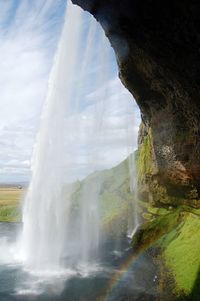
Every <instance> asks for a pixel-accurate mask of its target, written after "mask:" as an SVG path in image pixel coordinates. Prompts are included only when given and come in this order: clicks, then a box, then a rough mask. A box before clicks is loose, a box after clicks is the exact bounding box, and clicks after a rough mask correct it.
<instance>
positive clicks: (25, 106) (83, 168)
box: [0, 0, 140, 182]
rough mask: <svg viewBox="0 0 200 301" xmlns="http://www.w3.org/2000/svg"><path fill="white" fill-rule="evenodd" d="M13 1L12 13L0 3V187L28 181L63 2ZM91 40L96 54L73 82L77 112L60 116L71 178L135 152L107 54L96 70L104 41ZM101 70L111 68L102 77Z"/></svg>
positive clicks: (124, 101) (127, 103) (133, 129)
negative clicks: (76, 89) (76, 90)
mask: <svg viewBox="0 0 200 301" xmlns="http://www.w3.org/2000/svg"><path fill="white" fill-rule="evenodd" d="M19 3H20V5H19V6H18V7H17V8H16V10H14V8H13V1H12V0H8V1H1V2H0V24H2V25H3V26H2V30H0V57H1V69H0V91H1V95H0V108H1V109H0V182H6V181H18V182H19V181H26V180H27V179H29V177H30V160H31V154H32V149H33V144H34V141H35V136H36V133H37V130H38V127H39V123H40V114H41V110H42V105H43V101H44V99H45V95H46V90H47V82H48V74H49V71H50V68H51V64H52V60H53V54H54V50H55V48H56V42H57V40H58V37H59V32H60V28H61V25H62V21H63V11H64V9H63V8H64V5H65V1H64V0H59V1H53V0H48V1H41V0H36V1H28V0H23V1H22V0H21V1H20V2H19ZM11 15H12V18H11V17H10V16H11ZM98 43H99V46H98V45H97V47H96V51H97V52H96V54H95V55H94V57H98V56H99V54H101V53H102V56H101V57H100V58H99V59H97V60H96V61H95V62H94V57H93V59H92V60H91V61H90V62H89V63H88V64H87V74H88V79H85V78H81V79H80V78H78V76H77V78H76V79H75V81H76V84H77V83H78V85H77V86H78V87H79V86H80V87H79V88H80V89H82V94H81V93H79V94H78V96H79V98H80V99H79V100H78V105H79V108H80V110H78V111H76V112H75V113H73V115H71V116H70V117H68V118H67V119H66V129H65V130H66V135H67V137H66V153H67V154H68V156H67V155H66V162H65V164H66V165H67V168H68V170H70V173H69V174H70V176H71V179H75V178H78V177H79V178H81V177H84V176H85V175H87V174H88V173H90V172H91V171H94V170H96V169H102V168H109V167H111V166H113V165H115V164H117V163H119V162H120V161H122V160H123V159H124V158H125V157H126V156H127V155H128V154H129V153H130V152H131V151H133V149H134V148H136V137H137V134H136V133H137V131H138V124H139V122H140V117H139V113H138V110H137V107H136V105H135V103H134V100H133V98H132V96H131V95H130V93H129V92H128V91H127V90H126V89H125V88H124V87H123V85H122V84H121V82H120V80H119V79H118V77H117V75H114V71H113V70H114V69H115V73H116V72H117V71H116V67H113V66H114V61H115V59H114V55H113V53H112V51H110V50H106V51H107V52H109V51H110V52H109V57H110V61H111V63H110V64H109V67H108V66H107V65H106V66H104V67H103V68H104V69H103V70H101V65H102V62H103V61H104V60H105V57H104V47H105V44H102V41H101V40H100V39H99V41H98ZM98 43H97V44H98ZM106 47H107V48H108V47H109V46H108V42H107V46H106ZM105 64H107V60H105ZM108 68H110V69H112V70H111V71H110V70H109V72H108V73H107V71H106V70H107V69H108ZM78 73H79V72H78V70H77V74H78ZM98 74H99V75H98ZM102 75H103V76H102Z"/></svg>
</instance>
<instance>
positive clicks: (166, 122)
mask: <svg viewBox="0 0 200 301" xmlns="http://www.w3.org/2000/svg"><path fill="white" fill-rule="evenodd" d="M72 1H73V3H74V4H78V5H80V6H81V7H82V8H83V9H85V10H87V11H89V12H90V13H92V14H93V15H94V17H95V18H96V19H97V21H98V22H100V23H101V25H102V27H103V29H104V31H105V34H106V35H107V37H108V38H109V40H110V43H111V45H112V47H113V48H114V50H115V53H116V58H117V63H118V66H119V76H120V78H121V80H122V82H123V84H124V85H125V86H126V87H127V88H128V89H129V91H130V92H131V93H132V94H133V96H134V97H135V99H136V101H137V103H138V105H139V107H140V110H141V115H142V120H143V124H144V125H143V126H142V133H141V135H142V137H140V138H141V139H140V143H141V142H142V139H144V137H145V135H148V133H149V132H150V133H151V145H152V149H151V155H152V162H153V169H152V170H151V174H150V175H147V176H148V177H147V178H151V180H150V181H151V184H152V183H154V184H152V185H150V186H151V189H152V192H153V190H154V188H155V187H158V186H159V185H160V187H162V188H163V187H165V191H166V192H167V194H168V195H169V196H170V197H171V199H178V200H179V203H187V204H188V205H193V206H199V205H200V203H199V199H200V29H199V28H200V27H199V16H200V1H198V0H190V1H188V0H167V1H165V0H163V1H160V0H123V1H122V0H72ZM153 187H154V188H153ZM151 189H150V190H151ZM154 192H155V191H154ZM158 199H159V198H158Z"/></svg>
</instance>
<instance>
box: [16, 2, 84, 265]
mask: <svg viewBox="0 0 200 301" xmlns="http://www.w3.org/2000/svg"><path fill="white" fill-rule="evenodd" d="M67 3H68V4H67V10H66V17H65V24H64V28H63V31H62V34H61V38H60V42H59V45H58V50H57V54H56V57H55V61H54V65H53V68H52V71H51V74H50V80H49V87H48V94H47V97H46V101H45V105H44V109H43V115H42V119H41V126H40V131H39V133H38V137H37V140H36V145H35V149H34V154H33V162H32V179H31V183H30V186H29V189H28V192H27V195H26V199H25V205H24V210H23V225H24V226H23V233H22V243H21V246H22V251H21V252H22V256H23V258H24V260H25V263H26V265H27V266H29V267H30V268H32V269H41V270H42V269H50V270H53V269H57V268H58V267H59V266H60V264H61V259H62V254H63V248H64V242H65V240H66V229H67V224H68V219H69V211H70V192H68V195H67V196H66V194H65V195H64V192H63V184H64V172H65V170H64V166H63V162H64V156H65V147H64V146H65V145H64V144H65V142H64V141H65V133H64V132H65V117H66V112H68V113H70V110H71V106H72V103H73V100H72V99H71V97H72V89H71V86H72V81H73V78H74V77H75V66H76V59H77V52H78V49H79V42H80V40H79V36H80V32H81V22H82V11H81V10H80V9H79V8H78V7H75V6H73V5H72V4H71V1H68V2H67Z"/></svg>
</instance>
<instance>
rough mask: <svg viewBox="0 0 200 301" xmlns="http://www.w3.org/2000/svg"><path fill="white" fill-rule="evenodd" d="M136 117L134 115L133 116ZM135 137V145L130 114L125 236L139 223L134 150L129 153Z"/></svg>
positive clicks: (133, 230) (130, 235) (128, 122)
mask: <svg viewBox="0 0 200 301" xmlns="http://www.w3.org/2000/svg"><path fill="white" fill-rule="evenodd" d="M135 118H136V116H135ZM133 139H135V143H134V144H135V145H137V141H136V139H137V135H134V129H133V120H132V115H130V116H129V117H128V121H127V146H128V170H129V178H130V184H129V187H130V193H131V196H132V197H131V200H130V202H129V210H128V229H127V236H128V237H129V238H132V237H133V235H134V234H135V232H136V230H137V228H138V226H139V224H140V220H139V206H138V183H137V181H138V178H137V169H136V152H133V153H131V150H132V148H131V145H132V143H131V141H132V140H133Z"/></svg>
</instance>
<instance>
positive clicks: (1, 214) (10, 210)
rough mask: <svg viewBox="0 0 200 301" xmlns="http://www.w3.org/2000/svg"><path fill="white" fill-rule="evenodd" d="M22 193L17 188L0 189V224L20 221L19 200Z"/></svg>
mask: <svg viewBox="0 0 200 301" xmlns="http://www.w3.org/2000/svg"><path fill="white" fill-rule="evenodd" d="M23 193H24V192H23V190H21V189H17V188H0V222H18V221H20V219H21V213H20V199H21V198H22V195H23Z"/></svg>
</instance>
